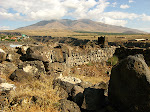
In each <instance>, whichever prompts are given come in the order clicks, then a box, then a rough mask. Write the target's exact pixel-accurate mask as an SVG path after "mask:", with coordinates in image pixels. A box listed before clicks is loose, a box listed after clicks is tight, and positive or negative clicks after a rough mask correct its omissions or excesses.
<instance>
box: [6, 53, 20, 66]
mask: <svg viewBox="0 0 150 112" xmlns="http://www.w3.org/2000/svg"><path fill="white" fill-rule="evenodd" d="M20 56H21V55H20V54H18V53H16V52H15V51H9V52H8V53H7V58H6V59H7V61H9V62H12V63H14V64H16V65H18V64H19V63H21V62H22V61H21V60H20Z"/></svg>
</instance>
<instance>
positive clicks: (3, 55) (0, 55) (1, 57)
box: [0, 49, 7, 62]
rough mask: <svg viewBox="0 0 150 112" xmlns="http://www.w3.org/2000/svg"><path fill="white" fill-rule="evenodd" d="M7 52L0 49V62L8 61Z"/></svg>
mask: <svg viewBox="0 0 150 112" xmlns="http://www.w3.org/2000/svg"><path fill="white" fill-rule="evenodd" d="M6 55H7V54H6V52H5V51H4V50H3V49H0V62H2V61H5V60H6Z"/></svg>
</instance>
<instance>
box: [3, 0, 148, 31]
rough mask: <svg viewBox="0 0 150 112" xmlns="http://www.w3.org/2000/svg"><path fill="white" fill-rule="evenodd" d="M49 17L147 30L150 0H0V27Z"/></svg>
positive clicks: (25, 23)
mask: <svg viewBox="0 0 150 112" xmlns="http://www.w3.org/2000/svg"><path fill="white" fill-rule="evenodd" d="M51 19H72V20H76V19H91V20H94V21H98V22H102V23H105V24H111V25H117V26H123V27H128V28H134V29H139V30H142V31H146V32H149V33H150V0H0V30H13V29H16V28H19V27H23V26H28V25H31V24H34V23H37V22H39V21H42V20H51Z"/></svg>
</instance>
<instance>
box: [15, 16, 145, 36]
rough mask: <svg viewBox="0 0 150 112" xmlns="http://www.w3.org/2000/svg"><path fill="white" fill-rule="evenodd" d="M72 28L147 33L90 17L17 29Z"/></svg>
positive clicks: (54, 21)
mask: <svg viewBox="0 0 150 112" xmlns="http://www.w3.org/2000/svg"><path fill="white" fill-rule="evenodd" d="M50 29H58V30H71V31H90V32H109V33H124V32H125V33H128V32H129V33H146V32H144V31H140V30H136V29H130V28H126V27H121V26H115V25H108V24H104V23H101V22H95V21H92V20H89V19H79V20H69V19H62V20H49V21H40V22H38V23H36V24H33V25H30V26H26V27H21V28H18V29H17V30H50Z"/></svg>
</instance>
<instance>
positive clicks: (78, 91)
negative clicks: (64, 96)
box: [71, 86, 84, 106]
mask: <svg viewBox="0 0 150 112" xmlns="http://www.w3.org/2000/svg"><path fill="white" fill-rule="evenodd" d="M83 91H84V89H83V88H82V87H80V86H74V87H73V88H72V90H71V97H72V100H73V101H74V102H75V103H77V105H78V106H81V105H82V103H83Z"/></svg>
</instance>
